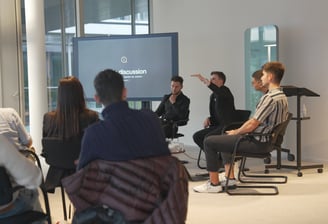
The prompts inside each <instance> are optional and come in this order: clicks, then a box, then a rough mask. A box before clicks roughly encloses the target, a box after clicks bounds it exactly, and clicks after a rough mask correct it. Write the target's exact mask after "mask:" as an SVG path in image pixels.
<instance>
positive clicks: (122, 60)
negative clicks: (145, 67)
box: [121, 56, 128, 64]
mask: <svg viewBox="0 0 328 224" xmlns="http://www.w3.org/2000/svg"><path fill="white" fill-rule="evenodd" d="M121 62H122V63H124V64H125V63H128V58H127V57H125V56H122V57H121Z"/></svg>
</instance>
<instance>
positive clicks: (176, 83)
mask: <svg viewBox="0 0 328 224" xmlns="http://www.w3.org/2000/svg"><path fill="white" fill-rule="evenodd" d="M182 88H183V78H182V77H181V76H173V77H172V78H171V93H170V94H167V95H164V97H163V99H162V101H161V103H160V104H159V106H158V107H157V109H156V111H155V113H156V114H157V116H158V117H160V118H161V123H162V128H163V130H164V134H165V137H166V138H173V137H174V136H175V134H176V133H177V131H178V127H173V122H176V121H182V120H184V121H185V122H187V120H188V117H189V105H190V99H189V98H188V97H187V96H186V95H184V94H183V93H182Z"/></svg>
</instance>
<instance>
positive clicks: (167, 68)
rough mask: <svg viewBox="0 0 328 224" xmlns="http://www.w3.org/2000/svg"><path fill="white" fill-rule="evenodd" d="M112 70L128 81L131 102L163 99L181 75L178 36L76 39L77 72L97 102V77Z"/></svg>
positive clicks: (74, 59)
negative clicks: (179, 74) (173, 77)
mask: <svg viewBox="0 0 328 224" xmlns="http://www.w3.org/2000/svg"><path fill="white" fill-rule="evenodd" d="M107 68H111V69H114V70H116V71H118V72H119V73H120V74H121V75H122V76H123V78H124V82H125V86H126V87H127V90H128V100H142V101H148V100H161V99H162V97H163V95H164V94H167V93H169V92H170V80H171V77H172V76H175V75H178V33H162V34H147V35H132V36H121V35H120V36H106V37H79V38H74V40H73V72H74V75H75V76H77V77H78V78H79V79H80V81H81V83H82V85H83V88H84V91H85V96H86V98H87V99H93V97H94V94H95V90H94V87H93V80H94V77H95V76H96V75H97V74H98V73H99V72H100V71H102V70H104V69H107Z"/></svg>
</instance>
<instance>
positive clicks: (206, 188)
mask: <svg viewBox="0 0 328 224" xmlns="http://www.w3.org/2000/svg"><path fill="white" fill-rule="evenodd" d="M193 190H194V191H195V192H198V193H219V192H222V187H221V185H217V186H213V185H212V184H211V181H209V180H208V181H207V182H206V183H204V184H202V185H199V186H196V187H194V188H193Z"/></svg>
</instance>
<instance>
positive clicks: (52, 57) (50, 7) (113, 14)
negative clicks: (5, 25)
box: [21, 0, 150, 125]
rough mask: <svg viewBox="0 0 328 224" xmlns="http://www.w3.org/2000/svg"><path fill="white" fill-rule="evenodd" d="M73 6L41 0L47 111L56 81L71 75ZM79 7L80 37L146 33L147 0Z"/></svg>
mask: <svg viewBox="0 0 328 224" xmlns="http://www.w3.org/2000/svg"><path fill="white" fill-rule="evenodd" d="M75 3H76V0H44V7H45V9H44V12H45V39H46V63H47V74H46V75H47V83H48V110H49V111H50V110H53V109H54V108H55V107H56V101H57V86H58V81H59V79H60V78H61V77H64V76H68V75H74V74H72V57H73V52H72V40H73V38H74V37H76V36H77V32H76V30H77V27H76V24H77V21H76V5H75ZM21 4H22V10H21V13H22V29H23V31H22V33H23V37H22V40H23V61H24V92H25V111H26V113H25V114H26V117H25V120H26V124H27V125H28V124H29V122H28V121H29V116H28V81H27V77H28V74H27V58H26V55H27V54H26V32H25V7H24V0H22V1H21ZM80 4H81V7H80V9H81V11H82V12H81V15H83V16H82V20H83V21H81V23H82V24H84V26H83V27H84V33H82V34H81V36H99V35H101V36H103V35H132V34H147V33H149V24H150V22H149V1H148V0H80ZM139 104H140V103H139ZM88 105H89V106H90V107H96V108H97V106H96V105H95V103H94V102H88ZM98 107H99V106H98ZM94 109H95V108H94Z"/></svg>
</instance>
